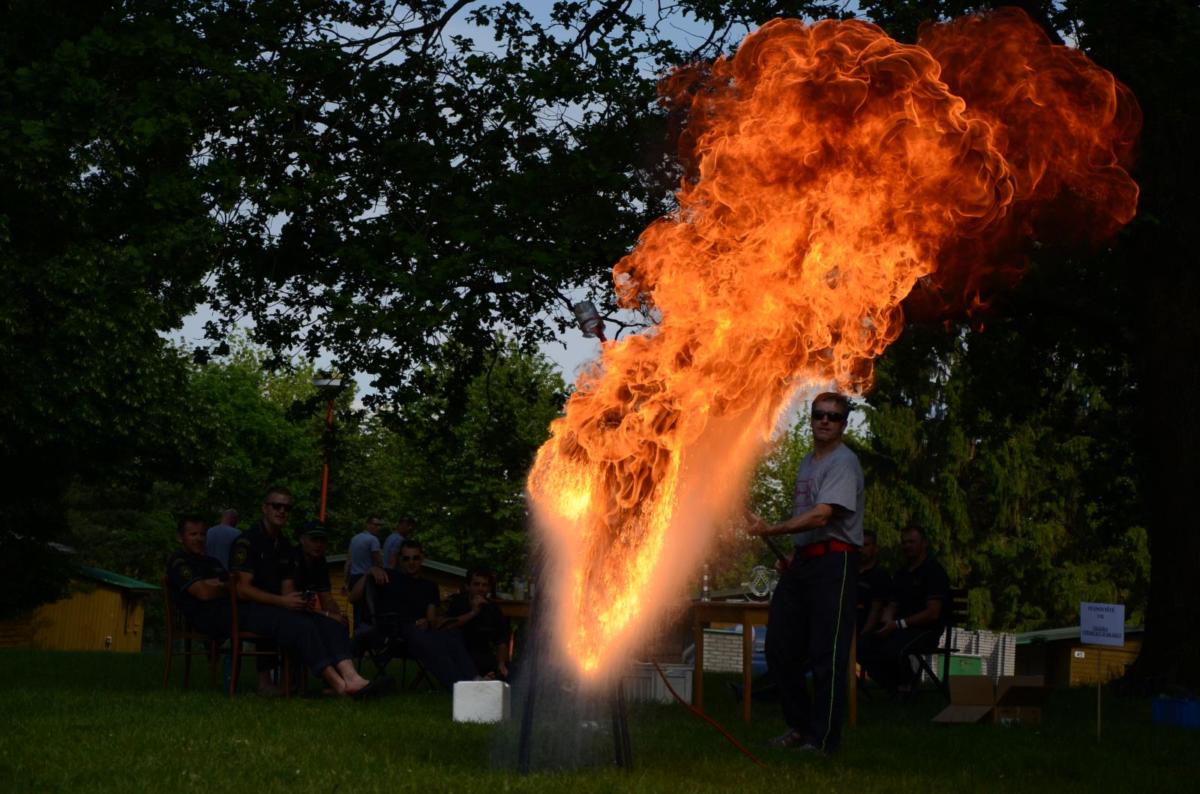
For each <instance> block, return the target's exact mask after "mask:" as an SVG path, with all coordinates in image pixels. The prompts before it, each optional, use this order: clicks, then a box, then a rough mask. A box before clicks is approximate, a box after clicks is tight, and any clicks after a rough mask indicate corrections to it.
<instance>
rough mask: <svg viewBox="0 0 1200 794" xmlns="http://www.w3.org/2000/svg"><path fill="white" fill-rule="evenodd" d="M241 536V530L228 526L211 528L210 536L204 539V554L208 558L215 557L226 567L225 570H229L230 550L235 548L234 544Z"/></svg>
mask: <svg viewBox="0 0 1200 794" xmlns="http://www.w3.org/2000/svg"><path fill="white" fill-rule="evenodd" d="M241 534H242V531H241V530H240V529H238V528H237V527H231V526H229V525H228V524H217V525H216V526H215V527H209V528H208V534H207V535H206V536H205V537H204V554H205V555H206V556H208V557H215V558H216V559H217V560H218V561H219V562H220V563H221V564H222V565H224V566H225V570H229V549H230V548H232V547H233V542H234V541H235V540H237V539H238V536H239V535H241Z"/></svg>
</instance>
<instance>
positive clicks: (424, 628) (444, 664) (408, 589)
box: [352, 538, 479, 689]
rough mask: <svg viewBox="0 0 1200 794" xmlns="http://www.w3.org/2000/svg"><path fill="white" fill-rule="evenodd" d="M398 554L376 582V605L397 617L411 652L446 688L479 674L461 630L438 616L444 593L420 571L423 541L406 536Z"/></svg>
mask: <svg viewBox="0 0 1200 794" xmlns="http://www.w3.org/2000/svg"><path fill="white" fill-rule="evenodd" d="M397 558H398V560H399V564H398V566H397V568H396V570H393V571H390V572H389V575H388V576H387V577H386V579H385V580H384V582H383V583H382V584H378V585H377V586H376V590H375V608H376V609H378V610H379V611H380V612H381V613H386V614H388V615H390V616H391V617H393V618H394V619H395V621H396V624H397V627H398V631H399V633H400V636H401V637H402V638H403V640H404V643H405V646H406V652H407V653H408V655H409V656H411V657H412V658H414V659H416V660H417V661H418V662H420V663H421V666H422V667H423V668H425V670H426V671H428V672H429V674H430V675H432V676H433V677H434V678H435V679H437V680H438V682H439V683H440V684H441V685H442V686H444V687H445V688H446V689H453V688H454V684H455V683H456V682H458V681H471V680H473V679H475V678H478V677H479V676H478V674H477V673H476V670H475V663H474V662H472V661H471V656H470V654H469V653H468V652H467V646H466V644H465V642H464V641H463V635H462V632H460V631H458V629H456V628H446V629H444V630H442V627H443V624H444V621H443V620H442V619H441V618H440V617H438V607H439V606H440V605H441V601H442V597H441V593H440V592H439V591H438V586H437V583H436V582H434V581H432V580H430V579H426V578H425V577H424V576H423V575H422V573H421V568H422V563H424V561H425V555H424V552H423V550H422V547H421V544H420V543H419V542H418V541H415V540H413V539H411V538H409V539H407V540H405V541H404V542H403V543H401V544H400V553H399V554H398V556H397ZM355 589H356V590H358V589H359V588H355ZM355 595H357V593H356V594H355ZM352 597H354V596H352Z"/></svg>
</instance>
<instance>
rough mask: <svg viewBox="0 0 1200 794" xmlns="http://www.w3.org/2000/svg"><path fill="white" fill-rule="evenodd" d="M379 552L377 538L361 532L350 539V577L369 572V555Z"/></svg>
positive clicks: (364, 531)
mask: <svg viewBox="0 0 1200 794" xmlns="http://www.w3.org/2000/svg"><path fill="white" fill-rule="evenodd" d="M377 551H379V538H377V537H375V536H374V535H372V534H371V533H370V532H367V531H366V530H363V531H362V532H359V533H358V534H357V535H355V536H354V537H352V538H350V575H351V576H356V575H358V574H360V573H366V572H367V571H369V570H371V555H372V554H373V553H374V552H377Z"/></svg>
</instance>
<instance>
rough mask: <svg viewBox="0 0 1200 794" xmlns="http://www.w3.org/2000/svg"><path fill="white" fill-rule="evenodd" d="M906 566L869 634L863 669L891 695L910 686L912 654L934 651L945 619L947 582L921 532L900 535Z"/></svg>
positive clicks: (895, 579)
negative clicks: (877, 626)
mask: <svg viewBox="0 0 1200 794" xmlns="http://www.w3.org/2000/svg"><path fill="white" fill-rule="evenodd" d="M900 551H901V552H902V553H903V555H904V560H905V564H904V565H903V566H902V567H901V568H900V570H899V571H897V572H896V574H895V576H893V577H892V594H891V598H890V599H889V602H888V605H887V607H886V608H885V609H884V613H883V619H882V621H881V624H880V626H879V628H878V629H876V630H875V631H874V632H873V633H872V635H871V636H872V643H871V647H870V648H869V652H868V653H867V654H866V655H865V656H864V657H863V666H864V667H865V668H866V670H867V673H868V674H869V675H870V676H871V678H873V679H874V680H876V681H878V682H879V683H880V684H881V685H883V686H884V687H885V688H886V689H888V690H889V691H894V690H896V689H901V690H903V689H907V688H909V687H910V686H911V685H912V683H913V678H914V670H913V667H912V664H911V662H910V661H909V654H910V653H914V652H916V653H919V652H922V651H928V650H932V649H933V648H936V647H937V643H938V638H939V637H941V634H942V630H943V629H944V628H945V619H944V616H946V615H948V614H949V610H948V608H947V603H948V602H949V600H950V577H948V576H947V575H946V570H945V569H944V568H943V567H942V566H941V565H939V564H938V563H937V561H936V560H934V559H933V558H931V557H930V556H929V541H928V540H926V538H925V533H924V532H923V531H922V530H921V529H920V528H919V527H909V528H907V529H905V530H904V531H903V532H902V533H901V534H900Z"/></svg>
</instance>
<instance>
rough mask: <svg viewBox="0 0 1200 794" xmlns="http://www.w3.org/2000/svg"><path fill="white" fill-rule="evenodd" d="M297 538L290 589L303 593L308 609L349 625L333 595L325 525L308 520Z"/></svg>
mask: <svg viewBox="0 0 1200 794" xmlns="http://www.w3.org/2000/svg"><path fill="white" fill-rule="evenodd" d="M296 539H297V540H298V541H299V543H300V545H299V546H297V547H296V549H295V551H294V552H293V555H294V556H293V563H292V572H293V573H292V577H293V578H292V589H294V590H296V591H297V592H299V593H300V594H301V595H302V596H304V598H305V602H306V603H307V604H308V608H309V611H310V612H314V613H317V614H319V615H322V616H324V617H327V618H330V619H332V620H336V621H337V622H339V623H341V624H342V626H343V627H347V626H349V625H350V621H349V619H347V617H346V616H345V615H344V614H342V608H341V607H340V606H339V605H338V602H337V601H335V600H334V598H333V585H332V583H331V582H330V580H329V561H328V560H326V559H325V552H326V550H327V549H328V547H329V532H328V530H326V528H325V525H324V524H322V523H321V522H320V521H309V522H307V523H306V524H305V525H304V526H303V527H302V528H301V529H300V531H299V532H298V533H296Z"/></svg>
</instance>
